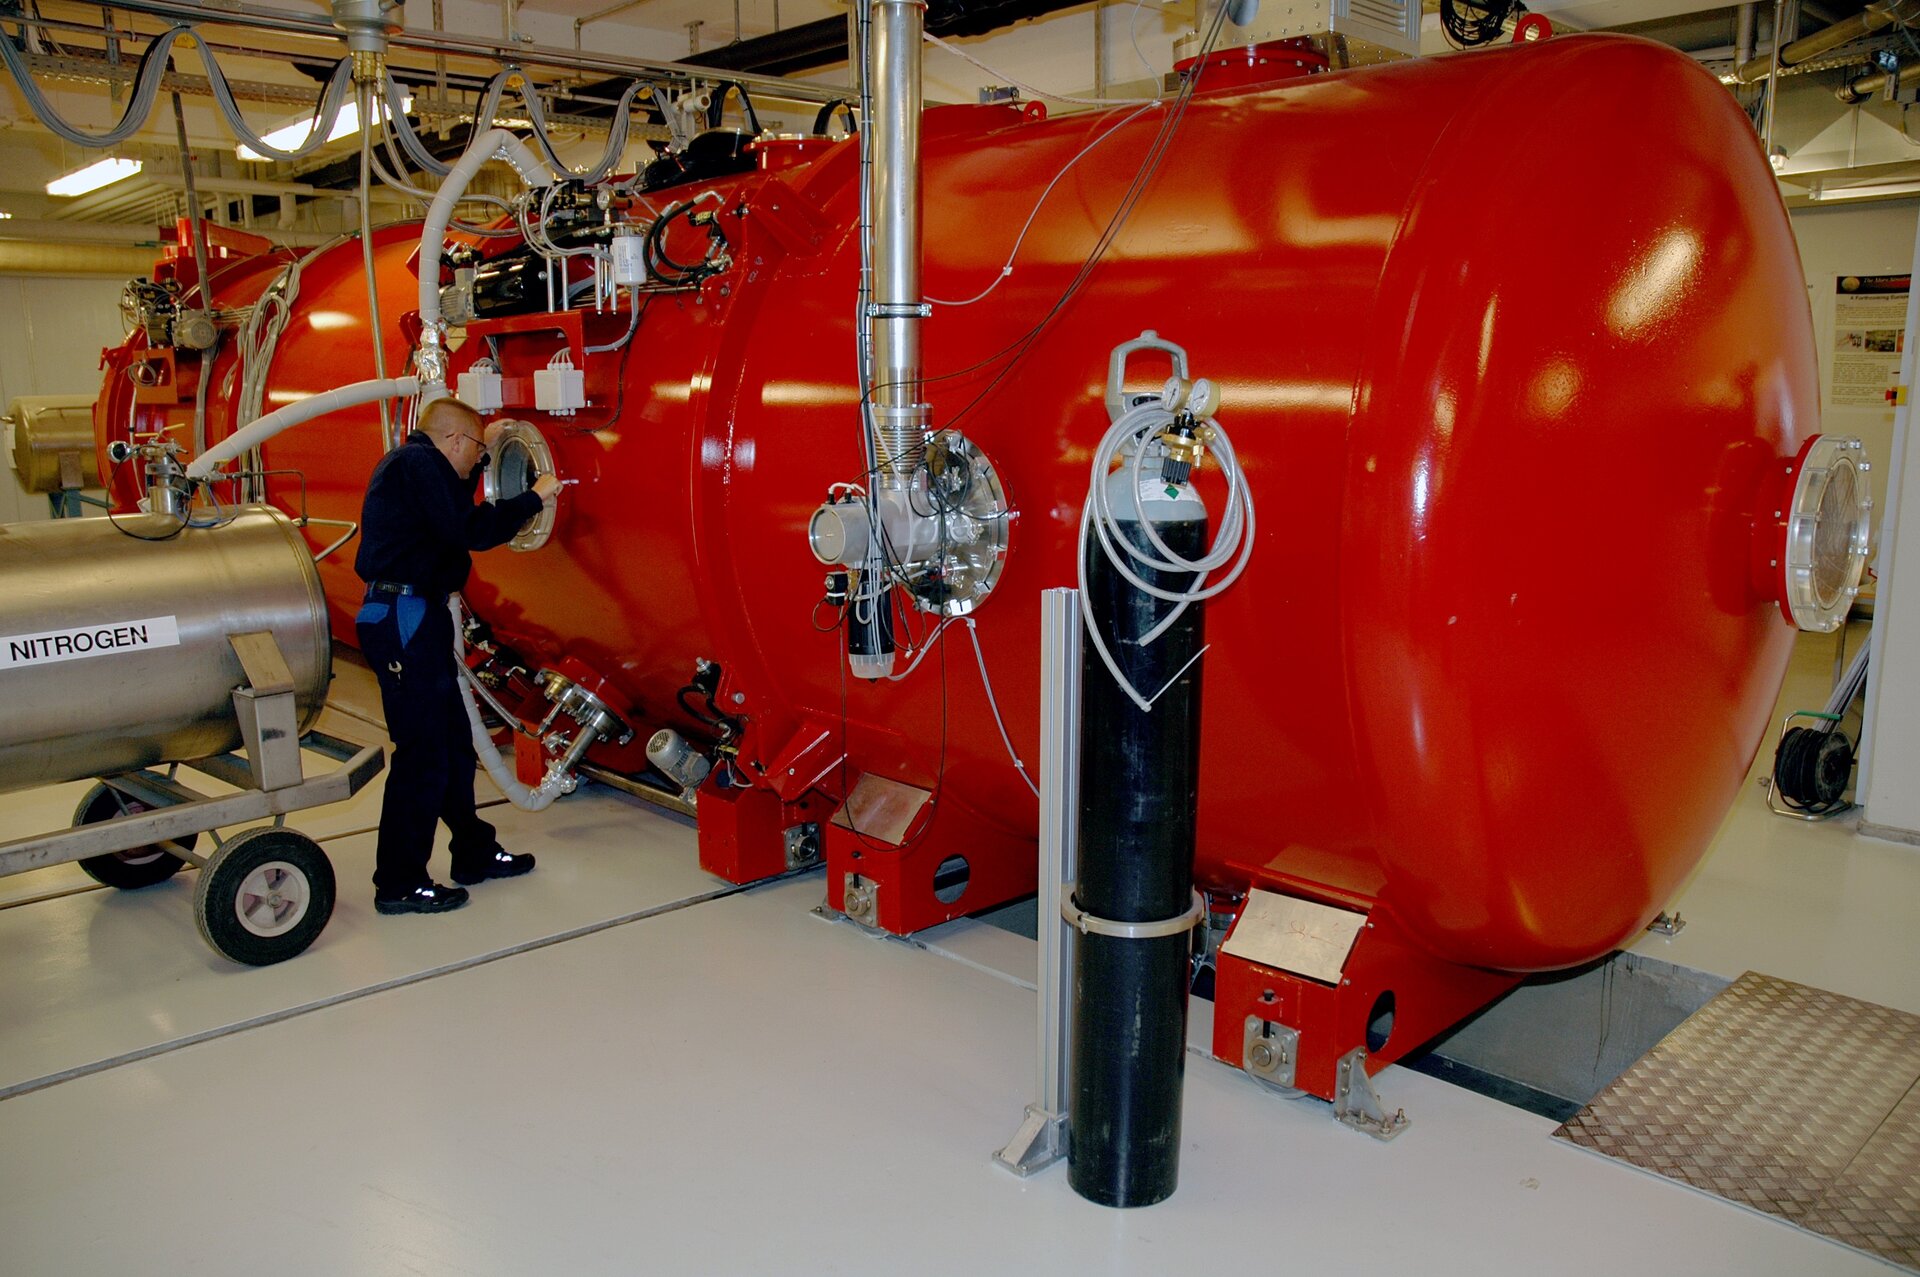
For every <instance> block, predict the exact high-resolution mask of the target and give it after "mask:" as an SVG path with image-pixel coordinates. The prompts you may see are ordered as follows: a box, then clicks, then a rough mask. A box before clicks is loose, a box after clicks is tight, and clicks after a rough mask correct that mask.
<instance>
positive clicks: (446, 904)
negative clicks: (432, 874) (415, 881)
mask: <svg viewBox="0 0 1920 1277" xmlns="http://www.w3.org/2000/svg"><path fill="white" fill-rule="evenodd" d="M465 903H467V889H466V888H465V887H443V886H441V885H440V884H439V883H437V882H428V883H422V884H421V885H420V886H418V887H409V888H407V889H406V890H405V891H376V892H374V893H373V907H374V910H375V912H377V913H445V912H446V911H447V910H449V909H458V908H459V907H460V906H461V905H463V904H465Z"/></svg>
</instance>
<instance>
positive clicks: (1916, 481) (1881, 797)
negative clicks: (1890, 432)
mask: <svg viewBox="0 0 1920 1277" xmlns="http://www.w3.org/2000/svg"><path fill="white" fill-rule="evenodd" d="M1908 252H1909V260H1910V261H1911V260H1913V259H1914V258H1916V257H1920V239H1917V240H1916V242H1914V243H1911V244H1910V245H1909V248H1908ZM1916 323H1920V293H1913V294H1909V297H1908V301H1907V334H1908V337H1907V346H1906V353H1905V356H1904V357H1903V358H1902V359H1901V361H1900V380H1901V382H1902V383H1903V384H1905V385H1906V386H1907V387H1908V388H1909V401H1908V403H1907V404H1905V405H1904V406H1902V407H1901V408H1900V409H1899V410H1898V411H1897V412H1896V414H1895V418H1896V432H1895V435H1894V447H1893V454H1894V461H1895V466H1894V467H1889V472H1888V476H1887V478H1888V486H1889V487H1890V488H1891V489H1892V498H1893V499H1892V501H1891V502H1890V503H1889V506H1888V508H1887V510H1886V514H1885V518H1884V533H1883V536H1882V544H1881V548H1880V556H1879V559H1880V597H1879V600H1878V603H1877V605H1876V608H1875V614H1874V626H1873V638H1872V640H1871V642H1872V645H1873V647H1872V651H1873V656H1872V665H1871V666H1870V667H1869V670H1868V682H1867V719H1866V727H1865V731H1864V732H1863V733H1862V734H1863V735H1864V737H1865V738H1866V741H1865V743H1866V750H1865V757H1864V759H1863V763H1862V767H1863V772H1862V775H1861V781H1860V787H1859V788H1860V796H1861V797H1860V801H1861V803H1862V804H1863V805H1864V806H1865V807H1866V812H1865V813H1864V815H1863V816H1862V819H1861V824H1860V830H1861V832H1862V833H1867V834H1877V835H1880V836H1884V837H1892V838H1897V839H1900V840H1901V841H1910V842H1920V785H1916V784H1915V783H1914V780H1915V777H1916V776H1920V714H1916V713H1915V712H1914V710H1915V708H1916V707H1920V448H1914V447H1913V446H1912V430H1911V423H1912V419H1913V403H1912V387H1913V386H1914V384H1915V380H1916V352H1917V351H1920V345H1917V344H1916V341H1915V332H1914V329H1915V325H1916Z"/></svg>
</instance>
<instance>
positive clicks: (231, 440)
mask: <svg viewBox="0 0 1920 1277" xmlns="http://www.w3.org/2000/svg"><path fill="white" fill-rule="evenodd" d="M419 389H420V380H419V378H417V377H392V378H388V379H385V380H383V379H381V378H378V377H375V378H373V379H372V380H370V381H356V382H354V383H352V384H351V385H347V386H336V387H334V388H333V389H332V390H323V391H321V392H320V393H319V394H317V395H308V396H307V397H306V398H305V399H302V400H300V401H299V402H298V403H290V404H288V405H287V406H286V407H284V408H275V409H274V410H273V411H272V412H270V413H268V414H267V415H266V416H264V417H259V418H256V419H255V420H254V422H253V423H252V424H251V425H247V426H243V427H241V428H240V429H238V430H236V431H234V432H233V433H232V434H230V435H228V436H227V437H226V438H225V439H222V440H221V441H220V442H219V443H216V444H214V445H213V447H211V448H208V449H207V450H206V451H205V452H203V453H201V454H200V455H199V456H197V457H195V458H194V459H193V461H192V462H191V463H190V464H189V465H188V466H187V477H188V478H190V479H209V478H212V477H213V471H214V468H215V467H217V466H221V465H224V464H225V463H227V462H229V461H231V460H233V459H234V458H235V457H238V456H240V455H242V454H243V453H246V452H250V451H251V450H253V449H254V448H257V447H259V446H260V445H261V444H263V443H265V442H266V441H267V440H269V439H271V438H273V437H274V436H275V435H277V434H279V433H280V432H281V431H282V430H286V429H288V428H290V427H292V426H297V425H299V424H300V423H301V422H303V421H312V420H313V419H314V418H315V417H324V416H325V415H326V414H328V413H330V412H338V411H339V410H340V409H342V408H355V407H358V406H360V405H361V404H368V403H374V402H377V401H379V400H383V399H398V398H401V397H403V396H407V395H412V394H415V393H417V392H418V391H419Z"/></svg>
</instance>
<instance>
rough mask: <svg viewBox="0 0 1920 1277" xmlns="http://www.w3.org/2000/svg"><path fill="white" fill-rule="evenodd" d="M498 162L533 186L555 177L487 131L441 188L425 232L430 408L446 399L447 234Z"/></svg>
mask: <svg viewBox="0 0 1920 1277" xmlns="http://www.w3.org/2000/svg"><path fill="white" fill-rule="evenodd" d="M493 160H504V161H506V162H507V163H508V164H510V165H512V166H513V170H514V172H516V173H518V174H519V175H520V179H521V180H522V181H524V182H525V183H526V184H527V185H528V186H536V187H538V186H551V185H553V175H552V174H551V173H549V172H548V171H547V169H546V166H545V165H544V164H542V163H541V161H540V157H539V156H537V155H535V154H534V153H533V151H532V149H531V148H529V147H528V146H527V144H526V143H525V142H522V141H521V140H520V139H519V138H517V137H515V136H514V135H513V134H511V133H509V132H507V131H506V130H505V129H488V130H487V131H486V132H485V133H482V134H481V135H480V136H479V137H477V138H475V139H474V140H473V142H472V143H471V144H470V145H469V146H468V147H467V149H466V152H465V153H464V154H463V155H461V157H460V160H459V162H458V163H457V164H455V165H454V166H453V171H452V172H450V173H448V174H447V176H446V180H445V181H443V182H441V183H440V189H439V190H438V191H436V192H435V193H434V197H433V203H432V204H430V205H428V206H427V220H426V224H425V225H423V226H422V227H421V228H420V264H419V272H420V298H419V311H420V355H419V362H420V398H421V402H422V403H425V402H427V401H429V400H433V399H438V398H440V397H441V396H442V395H444V394H446V393H447V356H446V326H445V325H444V324H443V323H442V322H441V319H440V258H441V256H442V255H443V254H444V253H445V252H446V248H447V228H448V226H449V225H451V224H452V222H453V214H454V210H455V208H456V207H457V206H458V205H459V203H460V198H461V196H463V195H465V194H466V193H467V186H468V184H469V183H471V182H472V181H473V179H474V175H475V174H477V173H479V172H480V170H481V169H483V168H485V167H486V166H487V165H488V164H489V163H490V162H491V161H493Z"/></svg>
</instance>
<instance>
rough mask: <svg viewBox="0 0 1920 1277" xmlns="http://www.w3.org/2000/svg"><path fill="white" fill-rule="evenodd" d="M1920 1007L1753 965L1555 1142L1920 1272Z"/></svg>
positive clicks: (1571, 1122) (1600, 1097)
mask: <svg viewBox="0 0 1920 1277" xmlns="http://www.w3.org/2000/svg"><path fill="white" fill-rule="evenodd" d="M1917 1084H1920V1016H1915V1015H1909V1014H1907V1013H1906V1012H1903V1011H1895V1010H1892V1009H1890V1008H1887V1007H1883V1006H1877V1005H1875V1004H1874V1003H1871V1002H1862V1001H1860V1000H1859V999H1857V998H1849V997H1844V996H1842V995H1840V994H1837V993H1828V992H1826V991H1825V990H1822V989H1813V988H1808V987H1807V986H1806V985H1803V984H1794V983H1793V982H1791V981H1788V980H1778V979H1775V978H1773V977H1772V976H1765V975H1758V974H1756V973H1754V972H1751V971H1749V972H1747V973H1746V974H1745V975H1743V976H1741V977H1740V978H1739V979H1738V980H1736V981H1734V982H1733V984H1731V985H1729V986H1728V987H1727V988H1726V989H1725V990H1724V991H1722V992H1721V993H1720V994H1718V995H1717V996H1715V997H1714V998H1713V1000H1712V1001H1710V1002H1708V1003H1707V1004H1706V1005H1705V1006H1703V1007H1701V1008H1700V1010H1699V1011H1697V1012H1695V1013H1694V1014H1693V1015H1692V1016H1690V1017H1688V1019H1687V1020H1686V1021H1685V1022H1683V1023H1682V1024H1681V1025H1680V1027H1679V1028H1677V1029H1675V1030H1674V1031H1673V1032H1672V1033H1670V1034H1669V1035H1667V1037H1666V1038H1665V1039H1663V1040H1662V1041H1661V1042H1660V1044H1659V1045H1658V1046H1656V1047H1654V1048H1653V1050H1652V1051H1650V1052H1648V1054H1647V1055H1646V1056H1645V1057H1644V1058H1642V1059H1641V1060H1640V1061H1639V1062H1638V1063H1636V1064H1634V1065H1633V1066H1632V1067H1631V1068H1629V1069H1628V1070H1627V1071H1626V1072H1625V1073H1623V1074H1621V1075H1620V1077H1619V1078H1618V1079H1617V1080H1616V1081H1614V1082H1613V1084H1612V1085H1610V1086H1608V1087H1607V1088H1606V1089H1605V1090H1604V1091H1602V1092H1601V1093H1600V1094H1599V1095H1598V1096H1596V1097H1595V1098H1594V1100H1593V1102H1592V1103H1591V1104H1589V1105H1587V1107H1586V1108H1584V1109H1582V1110H1581V1111H1580V1112H1578V1113H1576V1114H1575V1115H1574V1116H1573V1117H1571V1118H1570V1119H1568V1120H1567V1122H1566V1124H1565V1125H1563V1126H1561V1127H1560V1128H1559V1129H1558V1130H1556V1131H1555V1132H1554V1137H1555V1138H1556V1139H1563V1140H1567V1141H1569V1142H1571V1143H1574V1144H1578V1145H1581V1146H1583V1147H1586V1148H1590V1149H1593V1150H1594V1151H1595V1152H1598V1153H1603V1154H1605V1155H1606V1156H1608V1157H1613V1158H1617V1159H1619V1160H1620V1161H1623V1162H1628V1163H1631V1164H1632V1165H1634V1166H1638V1167H1641V1168H1642V1169H1645V1170H1649V1171H1653V1172H1654V1173H1656V1174H1659V1175H1665V1176H1667V1177H1668V1178H1669V1179H1676V1180H1679V1181H1680V1182H1681V1183H1683V1184H1688V1185H1691V1186H1692V1187H1694V1188H1697V1189H1700V1190H1702V1191H1704V1192H1708V1193H1712V1194H1715V1195H1716V1196H1719V1197H1724V1198H1726V1199H1727V1200H1728V1201H1730V1202H1735V1203H1737V1204H1739V1205H1741V1206H1747V1207H1751V1208H1752V1209H1754V1210H1758V1211H1764V1212H1766V1213H1767V1214H1769V1215H1775V1216H1778V1217H1779V1218H1781V1219H1784V1220H1786V1221H1787V1222H1788V1223H1791V1224H1795V1225H1798V1226H1799V1227H1801V1228H1804V1229H1807V1230H1809V1231H1810V1232H1814V1233H1818V1234H1821V1235H1822V1236H1825V1237H1830V1238H1832V1239H1834V1240H1835V1241H1839V1242H1842V1243H1844V1244H1846V1245H1848V1246H1853V1247H1856V1248H1858V1249H1860V1250H1863V1251H1866V1252H1867V1253H1868V1254H1871V1255H1874V1256H1876V1257H1877V1258H1880V1259H1883V1260H1886V1261H1889V1262H1891V1263H1895V1264H1899V1265H1901V1266H1903V1267H1906V1268H1909V1269H1912V1270H1914V1271H1916V1272H1920V1085H1917Z"/></svg>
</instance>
